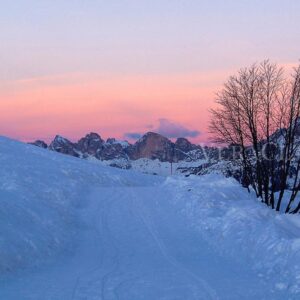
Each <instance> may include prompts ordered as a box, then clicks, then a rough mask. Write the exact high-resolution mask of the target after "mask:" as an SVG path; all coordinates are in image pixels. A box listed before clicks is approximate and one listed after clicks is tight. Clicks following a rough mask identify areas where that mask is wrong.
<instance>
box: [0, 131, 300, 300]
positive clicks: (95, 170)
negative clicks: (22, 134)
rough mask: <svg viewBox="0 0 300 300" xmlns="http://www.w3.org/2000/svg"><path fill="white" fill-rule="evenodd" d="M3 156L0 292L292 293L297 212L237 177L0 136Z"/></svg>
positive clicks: (56, 296) (188, 299)
mask: <svg viewBox="0 0 300 300" xmlns="http://www.w3.org/2000/svg"><path fill="white" fill-rule="evenodd" d="M20 153H21V154H22V155H20ZM0 164H1V168H0V300H2V299H3V300H71V299H72V300H79V299H80V300H84V299H85V300H93V299H102V300H115V299H116V300H117V299H118V300H143V299H147V300H176V299H178V300H193V299H197V300H199V299H230V300H234V299H268V300H269V299H299V295H300V275H299V274H300V264H299V261H300V234H299V232H300V222H299V216H287V215H280V214H275V212H273V211H271V210H270V209H268V208H266V207H265V206H262V205H261V203H259V202H258V201H257V200H256V199H255V198H254V197H252V195H249V194H248V193H247V192H246V191H245V189H243V188H242V187H241V186H240V185H239V184H238V183H237V182H236V181H235V180H233V179H229V178H224V177H221V176H218V175H215V174H211V175H207V176H201V177H198V176H197V177H189V178H185V177H182V176H181V177H180V176H178V177H177V176H173V177H165V178H164V177H160V176H149V175H143V174H140V173H137V172H134V171H122V170H118V169H115V168H110V167H105V166H101V165H99V164H96V163H91V162H87V161H84V160H80V159H76V158H72V157H69V156H65V155H61V154H59V153H54V152H51V151H46V150H43V149H39V148H36V147H33V146H30V145H25V144H22V143H19V142H16V141H12V140H9V139H6V138H1V137H0Z"/></svg>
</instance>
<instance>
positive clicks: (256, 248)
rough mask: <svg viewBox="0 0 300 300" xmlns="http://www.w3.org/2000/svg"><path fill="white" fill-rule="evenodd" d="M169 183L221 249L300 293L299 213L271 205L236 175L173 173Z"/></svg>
mask: <svg viewBox="0 0 300 300" xmlns="http://www.w3.org/2000/svg"><path fill="white" fill-rule="evenodd" d="M165 185H166V186H169V187H170V188H171V189H172V190H173V194H174V199H175V201H176V202H178V201H185V209H184V210H183V211H182V213H183V214H185V215H187V216H188V218H189V220H191V221H192V223H191V226H193V227H196V228H197V229H198V231H199V233H200V234H201V235H202V236H203V237H204V238H205V240H206V241H207V242H208V243H209V244H210V245H211V246H212V247H213V248H214V249H216V250H217V251H218V252H219V253H220V254H222V255H224V256H226V257H228V256H230V257H232V258H234V259H235V260H237V261H240V262H242V263H245V262H247V263H248V264H250V265H251V267H252V268H253V269H255V270H256V271H257V272H259V273H260V276H262V277H263V278H265V280H267V281H271V282H273V286H274V289H284V290H289V292H291V293H293V294H295V293H300V219H299V216H298V215H284V214H278V213H276V212H274V211H272V210H270V208H267V207H266V206H265V205H263V204H262V203H260V202H259V201H258V200H257V199H256V198H255V196H254V195H250V194H248V192H247V191H246V189H243V188H242V187H241V186H240V185H239V184H238V183H237V182H236V181H235V180H234V179H232V178H224V177H222V176H218V175H206V176H202V177H195V176H194V177H191V178H189V179H183V178H181V177H180V178H168V179H167V180H166V182H165ZM191 191H192V192H191ZM183 199H184V200H183Z"/></svg>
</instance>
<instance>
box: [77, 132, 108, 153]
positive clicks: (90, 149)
mask: <svg viewBox="0 0 300 300" xmlns="http://www.w3.org/2000/svg"><path fill="white" fill-rule="evenodd" d="M103 144H104V140H103V139H102V138H101V136H100V135H99V134H98V133H95V132H91V133H89V134H87V135H86V136H85V137H83V138H81V139H80V140H79V141H78V142H77V144H76V149H77V150H78V151H80V152H81V153H83V154H84V155H92V156H96V154H97V152H98V151H100V150H101V149H102V148H103Z"/></svg>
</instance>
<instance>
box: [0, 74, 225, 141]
mask: <svg viewBox="0 0 300 300" xmlns="http://www.w3.org/2000/svg"><path fill="white" fill-rule="evenodd" d="M227 76H228V72H218V73H216V72H205V73H190V74H178V75H177V74H171V75H168V74H166V75H140V76H129V75H127V76H121V75H119V76H117V75H107V74H106V75H100V74H88V75H86V74H76V73H73V74H63V75H60V76H53V77H41V78H32V79H27V80H19V81H12V82H6V83H5V84H3V85H2V89H1V91H0V97H1V98H0V99H1V101H0V111H1V120H0V125H1V131H2V132H1V134H2V135H7V136H11V137H15V138H18V139H22V140H24V141H31V140H34V139H38V138H40V139H44V140H46V141H48V142H49V141H50V140H51V139H52V138H53V137H54V136H55V135H56V134H61V135H64V136H66V137H68V138H70V139H71V140H76V139H78V138H80V137H81V136H83V135H84V134H86V133H88V132H90V131H95V132H98V133H99V134H100V135H101V136H103V137H104V138H107V137H116V138H120V139H123V138H124V135H125V134H126V133H145V132H147V131H151V130H153V131H157V129H158V126H159V120H160V119H166V120H168V121H169V122H171V123H173V124H174V125H176V126H177V125H178V126H182V127H184V128H186V129H188V130H191V131H193V130H194V131H196V130H197V131H200V132H201V133H200V134H199V135H198V136H196V137H195V136H192V137H190V139H191V140H193V141H194V142H202V141H205V140H206V138H207V136H206V134H205V132H206V129H207V128H206V127H207V122H208V120H209V113H208V109H209V108H210V107H211V106H212V104H213V98H214V93H215V92H216V90H217V89H218V88H220V86H221V84H222V82H223V81H224V79H225V78H226V77H227ZM176 126H175V127H176ZM176 128H177V127H176ZM176 128H175V129H174V130H176ZM169 129H170V128H169Z"/></svg>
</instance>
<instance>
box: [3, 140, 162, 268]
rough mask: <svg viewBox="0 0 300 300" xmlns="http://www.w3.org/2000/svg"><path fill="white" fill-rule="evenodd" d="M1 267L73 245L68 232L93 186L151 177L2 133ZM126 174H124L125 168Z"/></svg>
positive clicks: (145, 181)
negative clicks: (38, 145) (45, 147)
mask: <svg viewBox="0 0 300 300" xmlns="http://www.w3.org/2000/svg"><path fill="white" fill-rule="evenodd" d="M0 166H1V168H0V199H1V206H0V228H1V233H0V272H1V273H3V272H12V271H14V270H15V269H18V268H22V267H23V266H25V265H27V264H31V265H35V264H37V263H38V262H39V261H45V260H46V257H51V256H53V255H55V254H57V253H59V252H61V251H62V250H64V251H71V249H72V248H73V247H74V243H73V240H74V239H73V237H72V235H74V234H76V230H77V227H78V226H80V224H78V222H80V221H79V220H78V218H77V215H76V214H77V213H78V212H77V210H76V209H78V208H80V207H82V206H86V205H87V203H86V195H87V194H88V193H89V191H90V190H91V189H92V187H94V186H97V187H99V186H105V187H109V186H110V187H112V186H114V187H116V186H138V185H141V184H142V185H145V184H146V185H147V184H148V183H151V184H153V183H154V182H155V180H156V181H157V180H158V179H155V178H154V179H152V178H151V179H149V178H146V177H143V176H141V175H140V174H134V173H131V174H130V176H124V171H123V172H122V171H121V170H119V169H113V168H110V167H104V166H101V165H95V164H90V163H87V162H85V161H83V160H80V159H76V158H73V157H69V156H66V155H61V154H58V153H55V152H50V151H47V150H43V149H40V148H37V147H35V146H31V145H26V144H23V143H19V142H16V141H12V140H9V139H6V138H3V137H1V138H0ZM126 175H127V174H126Z"/></svg>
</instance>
